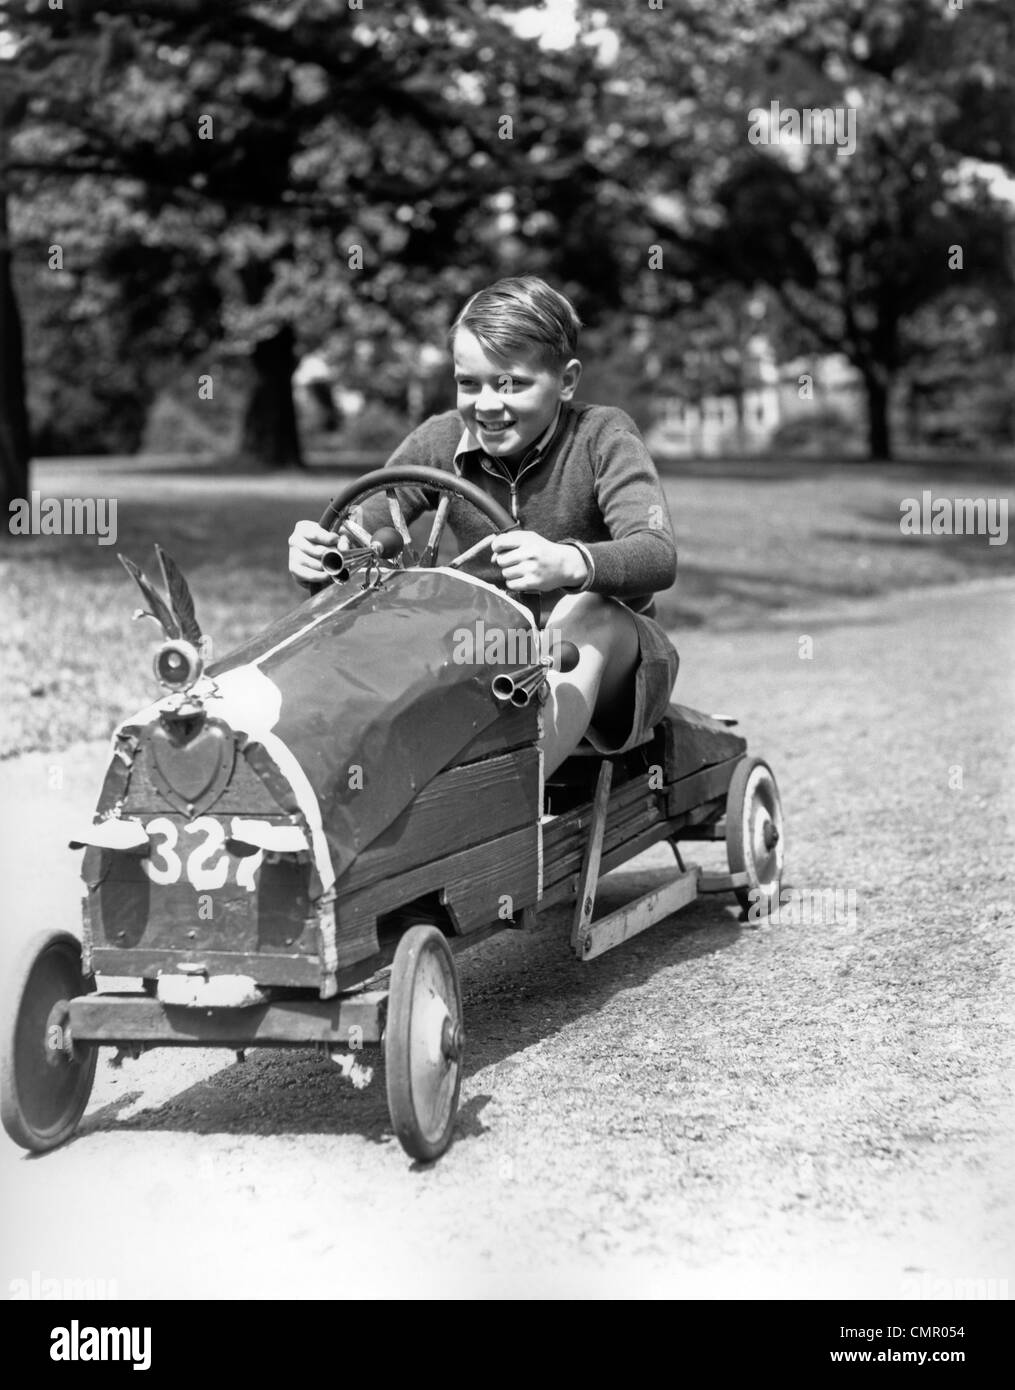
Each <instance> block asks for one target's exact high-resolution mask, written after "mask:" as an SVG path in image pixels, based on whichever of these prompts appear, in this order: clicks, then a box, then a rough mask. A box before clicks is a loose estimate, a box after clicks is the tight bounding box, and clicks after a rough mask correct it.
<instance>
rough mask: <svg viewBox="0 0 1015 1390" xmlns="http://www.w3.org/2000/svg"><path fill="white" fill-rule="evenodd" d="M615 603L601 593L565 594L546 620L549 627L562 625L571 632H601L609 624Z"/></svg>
mask: <svg viewBox="0 0 1015 1390" xmlns="http://www.w3.org/2000/svg"><path fill="white" fill-rule="evenodd" d="M613 607H615V605H614V604H613V603H612V602H611V600H610V599H606V598H603V596H602V595H601V594H589V593H585V594H565V595H564V597H563V598H562V599H559V600H558V601H557V602H556V603H555V604H554V606H553V609H552V610H551V612H550V616H549V617H548V618H547V620H546V626H547V627H548V628H553V627H561V628H563V629H565V630H566V631H567V632H568V633H569V634H572V635H573V634H576V633H579V632H588V633H592V632H601V631H602V630H603V628H604V627H607V626H609V624H610V621H611V617H612V614H611V609H612V608H613Z"/></svg>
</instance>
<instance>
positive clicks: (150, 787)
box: [2, 468, 783, 1160]
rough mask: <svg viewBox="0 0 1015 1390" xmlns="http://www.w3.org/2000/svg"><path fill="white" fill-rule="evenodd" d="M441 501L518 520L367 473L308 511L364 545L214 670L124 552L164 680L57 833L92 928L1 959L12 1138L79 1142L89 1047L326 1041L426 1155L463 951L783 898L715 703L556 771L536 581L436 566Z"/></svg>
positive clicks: (762, 785)
mask: <svg viewBox="0 0 1015 1390" xmlns="http://www.w3.org/2000/svg"><path fill="white" fill-rule="evenodd" d="M396 474H397V476H396ZM409 474H411V475H412V477H411V478H408V475H409ZM401 475H406V477H402V476H401ZM421 475H426V476H425V477H422V476H421ZM406 480H409V481H414V482H417V483H419V482H424V483H425V484H426V485H427V486H432V487H433V489H434V498H435V502H436V504H437V507H436V515H435V519H434V526H433V531H432V532H431V535H430V539H429V541H428V542H427V545H426V547H425V548H424V550H423V553H422V555H421V556H417V555H416V553H415V551H414V550H413V549H412V538H411V536H410V534H409V532H408V529H407V528H406V527H405V524H404V519H403V518H402V515H401V511H400V508H399V506H398V503H397V497H396V495H395V493H394V491H393V490H392V489H393V484H394V483H396V482H399V481H406ZM379 491H384V492H386V493H387V495H388V498H389V501H390V503H391V509H392V522H393V525H392V528H390V530H389V531H388V532H387V533H386V534H381V533H376V534H375V535H373V536H371V535H368V534H366V533H365V532H364V531H363V530H362V528H361V527H360V526H359V525H357V523H356V521H355V520H354V517H355V515H357V513H355V512H354V511H353V508H354V506H355V504H357V503H358V502H360V501H362V500H363V499H364V498H365V497H366V496H368V495H370V494H372V493H374V494H376V493H378V492H379ZM451 495H457V496H458V498H459V499H461V498H463V497H464V498H465V500H467V501H468V502H469V503H471V504H472V505H475V506H477V507H479V508H480V510H481V511H483V512H484V513H485V514H486V516H487V518H488V520H489V521H490V524H491V528H492V530H491V534H495V533H496V532H497V531H502V530H505V529H507V528H509V527H511V526H513V525H514V524H516V523H514V522H512V519H511V517H510V516H509V515H508V513H507V512H506V511H504V510H503V509H502V508H500V507H498V506H497V504H496V503H495V502H493V501H491V499H490V498H489V497H487V496H486V495H485V494H484V493H482V492H481V491H479V490H478V489H474V488H471V487H470V485H469V484H468V483H467V482H463V481H461V480H459V479H456V478H455V477H454V476H453V475H451V474H443V473H441V472H437V471H436V470H419V469H415V470H414V469H402V470H400V472H399V471H398V470H392V469H390V468H389V469H383V470H379V471H378V472H376V473H372V474H368V475H366V476H365V477H364V478H362V479H359V480H358V481H357V482H355V483H353V484H350V485H349V486H348V487H347V488H345V489H344V491H343V492H342V493H341V494H340V495H339V496H338V497H337V498H336V499H335V501H334V502H333V503H332V504H331V506H330V507H329V509H328V511H327V512H326V513H325V518H324V520H325V521H326V523H327V524H329V525H331V526H332V528H333V529H334V530H335V531H336V532H341V533H343V534H345V535H346V536H347V537H348V538H350V541H351V546H352V548H351V549H347V550H346V552H345V553H344V554H339V552H338V551H336V553H335V557H333V559H334V563H333V565H332V571H333V575H334V578H335V580H336V581H338V582H335V583H330V584H329V585H328V587H327V588H326V589H324V590H323V591H321V592H318V593H316V594H315V595H314V596H313V597H311V598H309V599H308V600H307V601H306V602H305V603H302V604H300V606H299V607H297V608H296V609H295V610H294V611H292V612H290V613H289V614H287V615H286V616H284V617H283V618H281V619H279V620H278V621H277V622H275V623H274V624H273V625H271V626H270V627H269V628H268V629H267V630H266V631H265V632H264V633H262V634H261V635H260V636H258V637H256V638H254V639H253V640H251V641H249V642H247V643H245V644H244V645H243V646H241V647H239V648H238V649H237V650H235V651H233V652H232V653H231V654H229V655H228V656H226V657H225V658H224V659H221V660H219V661H217V662H214V663H211V664H209V665H208V667H207V669H203V662H202V657H201V654H200V647H199V638H200V632H199V629H198V628H197V625H196V619H195V617H194V610H193V604H192V602H191V601H190V597H189V594H188V593H187V590H186V585H185V583H184V582H183V580H182V576H180V575H179V572H178V571H177V570H176V568H175V566H173V565H172V562H171V561H169V559H168V557H166V556H164V555H163V554H162V553H161V552H160V560H161V561H162V563H163V575H164V577H165V579H166V582H167V584H168V586H169V602H168V603H167V604H163V603H162V600H161V598H160V596H159V594H158V591H153V586H151V585H149V584H148V583H147V580H146V579H145V578H144V576H142V575H140V572H139V571H136V570H135V569H134V567H133V566H130V564H129V562H127V561H125V564H127V565H128V567H129V568H130V569H131V572H132V573H133V574H134V576H135V578H137V579H138V582H139V583H141V584H142V587H143V588H144V589H145V593H146V597H147V598H148V599H149V605H150V607H151V608H152V610H153V612H154V616H156V617H157V618H158V619H159V620H160V621H161V622H162V625H163V627H164V629H165V630H166V633H167V640H166V641H165V642H164V643H163V645H162V646H161V647H160V649H159V653H158V655H157V656H156V675H157V676H158V677H159V679H160V681H161V682H162V685H163V687H164V691H165V693H164V694H163V695H162V696H161V697H160V698H159V699H158V700H157V701H156V702H155V703H154V704H152V705H151V706H150V707H148V708H147V709H144V710H142V711H140V712H139V713H138V714H136V715H134V716H133V717H131V718H129V719H127V720H125V721H124V722H123V723H122V724H121V725H120V726H119V727H118V728H117V730H116V731H115V734H114V736H113V742H112V753H111V758H110V762H109V765H108V770H107V772H106V776H105V780H104V784H103V786H102V790H101V793H100V795H99V799H98V805H97V809H96V812H95V816H94V820H93V823H92V824H91V825H88V826H84V827H82V829H81V831H80V832H79V834H78V837H77V839H76V840H75V841H74V842H72V844H73V845H75V846H78V847H83V848H84V859H83V871H82V876H83V879H84V897H83V923H82V930H81V936H80V940H79V939H78V938H77V937H76V936H75V935H71V934H70V933H68V932H64V931H59V930H49V931H46V932H43V933H42V934H41V935H40V937H39V938H37V939H36V940H35V941H34V942H33V943H32V944H31V947H30V949H29V950H28V951H27V952H26V953H25V956H24V959H23V962H22V965H21V967H20V970H19V972H18V973H17V975H16V977H15V978H14V979H13V980H11V981H9V989H10V990H11V992H12V993H13V998H9V1000H8V1008H7V1011H6V1018H5V1020H4V1028H5V1036H4V1038H3V1097H2V1105H3V1122H4V1125H5V1127H6V1129H7V1131H8V1133H9V1134H10V1135H11V1136H12V1138H13V1139H14V1140H15V1141H16V1142H17V1143H19V1144H21V1145H22V1146H23V1147H26V1148H28V1149H32V1150H46V1149H50V1148H52V1147H54V1146H55V1145H57V1144H59V1143H61V1142H62V1141H63V1140H65V1139H66V1138H68V1137H69V1136H70V1134H71V1133H72V1132H73V1130H74V1128H75V1127H76V1125H77V1123H78V1121H79V1120H80V1118H81V1115H82V1113H83V1111H84V1109H85V1106H86V1104H87V1101H88V1097H89V1094H90V1090H91V1086H92V1079H93V1074H94V1069H95V1064H96V1054H97V1051H98V1049H99V1048H100V1047H102V1046H110V1047H114V1048H116V1049H118V1055H119V1057H121V1058H122V1057H123V1056H125V1055H136V1054H137V1053H138V1052H139V1051H140V1050H144V1049H147V1048H150V1047H156V1046H197V1047H210V1046H216V1047H224V1048H228V1049H231V1050H234V1051H236V1052H237V1053H238V1054H241V1055H242V1053H243V1051H244V1050H245V1049H247V1048H251V1047H273V1046H297V1047H316V1048H320V1049H323V1050H324V1051H326V1052H327V1053H328V1055H330V1056H331V1057H332V1058H333V1059H334V1060H335V1061H337V1062H339V1064H340V1065H341V1066H342V1067H343V1070H344V1071H346V1073H347V1074H349V1075H350V1076H351V1078H352V1080H353V1081H354V1082H358V1083H362V1082H364V1081H365V1079H366V1078H367V1077H369V1076H370V1075H371V1074H372V1067H371V1066H369V1065H368V1062H369V1061H370V1059H371V1057H372V1051H371V1050H372V1049H374V1048H376V1047H378V1046H380V1047H381V1048H382V1050H383V1054H384V1071H385V1078H386V1086H387V1098H388V1104H389V1110H390V1114H391V1120H392V1124H393V1127H394V1130H395V1132H396V1134H397V1136H398V1138H399V1140H400V1141H401V1143H402V1144H403V1146H404V1148H405V1149H406V1151H407V1152H408V1153H409V1154H411V1155H412V1156H413V1157H415V1158H417V1159H421V1160H429V1159H433V1158H435V1157H437V1156H439V1155H440V1154H441V1153H442V1152H443V1151H444V1149H445V1148H446V1147H447V1145H448V1143H449V1142H450V1140H451V1136H452V1131H453V1127H454V1121H455V1113H456V1107H457V1103H458V1094H459V1087H460V1083H461V1077H462V1068H463V1057H464V1027H463V1021H462V1001H461V993H460V988H459V982H458V974H457V969H456V965H455V953H456V952H457V951H458V950H460V949H462V948H464V947H467V946H469V945H470V944H473V943H475V942H477V941H480V940H482V939H484V938H485V937H486V936H487V935H489V934H490V933H491V932H493V931H498V930H511V929H513V930H522V931H527V930H534V929H537V928H538V927H539V925H540V924H541V922H542V921H544V920H545V913H546V910H547V908H549V907H550V906H552V905H557V907H558V909H559V905H560V904H565V905H566V906H569V907H570V908H571V909H572V911H571V917H570V920H571V934H570V946H571V948H572V949H573V950H574V951H575V953H576V954H577V956H578V957H579V958H580V959H581V960H582V961H592V960H594V959H595V958H596V957H597V956H598V955H600V954H601V953H602V952H603V951H605V950H607V949H609V948H611V947H613V946H615V945H618V944H620V943H621V942H623V941H624V940H626V939H627V938H629V937H630V936H633V935H634V934H636V933H637V932H640V931H642V930H644V929H645V928H646V927H649V926H651V925H652V924H653V923H656V922H659V921H661V920H663V919H664V918H666V917H668V916H669V915H670V914H671V913H673V912H674V911H675V910H676V909H678V908H679V907H681V906H683V905H684V904H686V903H688V902H690V901H692V900H693V899H694V898H696V897H697V896H698V895H699V894H701V893H705V892H733V893H735V894H736V895H737V896H738V897H739V899H740V901H741V903H742V904H743V905H744V906H745V907H746V906H747V904H748V901H753V902H756V903H757V904H758V906H759V909H760V910H761V911H764V910H765V908H766V907H767V906H768V905H769V904H771V903H772V902H777V901H778V894H779V881H780V877H781V872H782V854H783V843H782V833H781V829H782V827H781V810H780V805H779V796H778V791H777V789H776V785H775V781H774V779H773V777H772V773H771V771H770V770H769V768H768V767H767V765H766V764H765V763H764V762H762V761H760V760H759V759H757V758H753V757H749V756H748V754H747V749H746V744H745V741H744V739H743V738H741V737H740V736H739V735H738V734H736V733H735V732H734V731H733V730H732V728H731V727H729V725H730V723H731V722H732V721H726V720H722V719H715V718H710V717H708V716H706V715H703V714H700V713H698V712H696V711H694V710H690V709H686V708H683V707H681V706H679V705H673V706H671V707H670V709H669V711H668V713H667V716H666V718H665V719H664V720H663V721H662V723H661V724H660V725H659V726H658V727H657V728H656V729H655V731H654V733H653V736H652V738H651V741H650V742H648V743H646V744H645V745H644V746H643V747H640V748H637V749H635V750H634V751H633V752H632V753H629V754H626V755H623V756H621V757H616V758H604V757H601V756H599V755H596V754H595V753H593V752H592V751H591V750H590V752H589V753H588V754H584V753H582V752H579V753H578V754H576V755H575V756H573V757H572V758H570V759H569V760H568V761H567V762H566V763H565V764H564V765H563V766H562V767H561V768H560V769H558V771H557V772H556V774H555V775H554V776H553V777H551V778H549V779H546V778H544V775H543V768H542V758H541V751H540V738H541V728H540V720H541V714H540V711H541V693H542V690H543V687H544V682H545V679H546V674H547V669H548V666H549V664H550V661H551V660H552V658H550V657H547V656H545V655H544V654H543V653H542V649H541V648H540V645H539V639H538V632H537V627H536V624H535V621H534V619H533V616H532V613H531V611H530V609H529V608H528V606H527V605H526V604H525V602H523V601H519V600H518V599H517V598H515V597H513V596H511V595H510V594H508V593H506V592H505V591H503V590H500V589H498V588H495V587H494V586H492V585H489V584H486V583H484V582H482V581H481V580H478V579H475V578H472V577H470V576H469V575H468V574H467V573H466V572H465V571H464V569H463V568H462V562H463V561H466V560H467V556H460V557H459V558H458V560H457V561H453V562H452V563H451V564H450V565H440V566H439V565H437V564H435V560H436V558H437V552H438V546H439V540H440V532H441V528H442V526H443V523H444V520H445V517H446V512H447V502H448V498H449V497H450V496H451ZM160 604H161V605H162V606H161V607H160V606H159V605H160ZM701 839H725V842H726V845H727V850H728V865H729V871H728V873H723V874H721V875H716V874H713V875H708V874H705V873H703V872H702V871H701V870H700V869H699V868H698V867H696V866H694V865H689V864H686V863H685V862H684V860H683V859H682V857H681V853H680V849H679V845H680V844H681V843H683V842H685V841H693V840H701ZM660 841H667V842H669V843H670V844H671V845H672V846H673V848H674V851H675V854H674V871H673V876H672V879H670V880H669V881H667V882H666V883H665V884H664V885H663V887H662V888H657V889H656V890H655V891H653V892H652V893H649V894H647V895H645V896H643V897H641V898H639V899H637V900H636V901H634V902H632V903H630V904H628V905H627V906H626V907H624V908H622V909H619V910H616V911H611V912H609V913H607V914H606V915H605V916H601V917H599V918H598V919H596V917H595V915H594V914H595V899H596V884H597V881H598V879H599V876H600V875H601V874H603V873H605V872H608V871H609V870H611V869H613V868H616V867H617V866H618V865H620V864H623V863H624V862H626V861H627V860H630V859H632V858H633V857H634V856H636V855H638V854H639V853H641V852H642V851H643V850H645V849H646V848H647V847H648V846H650V845H652V844H654V843H656V842H660ZM560 915H561V914H560V912H559V910H558V911H557V913H556V914H555V917H556V919H557V920H559V919H560ZM103 980H106V981H108V982H109V983H108V985H107V986H106V987H102V986H103ZM125 980H126V981H127V983H128V985H129V986H130V987H129V988H114V987H113V985H114V983H116V982H123V981H125ZM97 985H98V987H97Z"/></svg>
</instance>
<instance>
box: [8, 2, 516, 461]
mask: <svg viewBox="0 0 1015 1390" xmlns="http://www.w3.org/2000/svg"><path fill="white" fill-rule="evenodd" d="M502 8H506V9H510V8H511V6H510V5H509V6H507V7H502ZM11 10H12V13H14V14H16V16H17V24H16V28H15V29H14V30H13V33H14V35H15V39H16V43H17V46H18V57H19V60H20V62H21V64H22V68H23V69H24V70H27V71H30V72H32V73H34V74H36V76H37V77H38V78H39V79H40V80H36V81H35V82H34V84H33V88H32V92H31V96H30V99H29V101H28V103H27V109H26V111H25V113H24V118H23V121H22V125H21V130H20V131H19V134H18V137H17V140H16V142H15V146H14V147H13V148H12V152H11V158H10V160H9V165H8V168H9V172H10V175H11V177H13V178H14V179H15V180H17V181H19V188H21V189H24V188H26V187H27V181H28V180H29V179H31V178H44V179H48V180H53V179H60V180H63V181H65V182H66V183H67V184H68V185H69V186H71V187H72V188H73V187H74V186H75V185H76V183H77V182H78V181H79V180H81V179H82V178H86V177H87V178H91V179H99V180H104V181H105V182H106V183H107V185H108V186H109V187H110V188H111V189H115V191H116V194H117V197H118V198H120V199H122V200H123V201H124V202H125V203H127V204H129V205H130V207H129V211H128V216H127V217H126V219H125V222H124V224H123V226H122V227H120V228H118V229H115V232H116V235H117V236H118V237H119V238H120V245H121V246H122V248H123V250H124V252H125V254H126V253H130V252H132V250H139V249H149V250H150V249H151V248H152V247H153V246H165V245H166V244H167V242H168V243H169V244H171V245H172V246H173V247H175V248H177V249H178V250H179V251H180V252H182V253H183V254H184V255H192V256H194V257H195V258H198V259H199V260H200V263H201V265H202V266H203V267H204V269H205V271H206V272H207V275H208V276H209V277H210V278H211V279H212V280H213V281H214V283H215V285H216V286H217V290H218V294H219V295H220V298H221V306H222V307H221V322H220V325H219V328H220V336H221V337H222V339H223V341H224V343H225V344H227V345H228V346H229V347H230V348H232V349H234V350H236V349H242V350H243V351H245V352H246V353H247V355H248V357H249V359H250V361H251V364H252V389H251V395H250V399H249V402H248V407H247V411H246V419H245V424H244V440H245V444H246V446H247V448H248V450H249V451H250V452H251V453H252V454H253V455H254V456H255V457H260V458H262V459H263V460H264V461H268V462H272V463H275V464H288V465H298V464H299V462H300V449H299V440H298V437H297V434H296V427H295V416H294V412H293V409H292V394H291V381H290V378H291V374H292V367H293V365H294V354H295V352H296V349H297V346H298V344H299V343H300V340H301V339H302V340H304V342H305V341H306V340H307V339H308V338H312V337H313V336H314V335H315V334H319V333H321V332H322V331H325V330H326V328H327V326H328V324H329V322H333V321H334V320H335V318H336V317H340V318H348V319H349V320H350V321H354V320H355V319H357V318H358V317H362V316H363V315H364V314H374V315H376V314H378V313H380V314H383V315H385V316H387V317H388V318H389V319H390V320H392V321H396V320H397V319H398V317H399V309H398V306H397V304H395V303H394V299H395V298H397V295H398V291H399V286H400V282H401V280H402V279H403V278H404V277H405V275H406V273H407V272H408V274H409V275H411V273H412V271H413V270H414V269H416V270H420V271H429V270H431V269H432V268H433V265H434V261H435V259H436V258H438V257H439V260H440V263H441V265H443V266H447V265H448V264H449V263H452V264H453V262H454V260H455V259H456V250H457V248H463V249H464V248H465V247H466V229H467V226H468V225H469V223H470V217H472V215H473V214H475V213H476V212H477V210H479V209H481V208H483V207H485V206H486V205H487V201H488V199H489V198H490V197H491V196H493V195H494V194H495V193H496V192H497V191H498V190H502V189H504V188H505V187H511V186H512V185H513V184H515V183H519V182H521V180H520V178H519V177H518V175H517V162H518V160H519V159H524V149H525V146H526V142H527V139H528V138H529V137H526V138H525V139H522V140H521V141H519V142H518V143H517V145H514V144H511V143H508V144H507V145H505V144H504V143H502V142H501V141H500V139H499V131H498V121H499V118H500V116H501V113H502V111H503V110H504V109H505V107H507V108H509V109H510V110H511V111H512V112H513V114H514V118H515V119H518V120H519V121H520V122H521V124H522V126H523V127H526V126H528V125H530V124H531V122H530V121H529V120H527V118H526V111H525V107H526V104H528V105H529V106H532V105H533V104H535V102H536V101H537V100H538V97H539V92H538V83H537V81H536V79H535V77H534V76H533V74H532V68H533V62H532V59H533V56H534V53H535V48H534V45H533V44H532V43H530V42H528V41H526V40H523V39H521V38H520V37H519V36H518V35H517V34H516V33H514V31H513V30H511V29H510V28H509V27H506V26H505V24H504V23H503V21H502V19H500V18H492V17H488V16H486V15H474V14H472V13H470V12H469V11H468V10H466V9H464V8H463V7H461V6H460V5H458V4H457V3H455V0H430V2H429V3H422V0H416V2H415V3H411V4H407V5H403V6H399V7H397V8H394V9H392V8H388V9H386V10H384V11H383V12H382V13H380V14H378V15H374V14H373V13H367V12H365V11H361V10H358V9H355V10H353V9H350V8H349V6H348V5H347V4H344V3H339V2H338V0H287V3H280V4H277V5H274V6H273V7H271V9H270V10H269V9H268V8H266V7H265V6H263V5H261V4H258V3H256V0H225V2H224V3H222V4H219V5H216V6H205V5H198V4H196V3H194V2H193V0H66V4H65V6H64V9H63V10H62V11H60V12H50V11H47V10H44V9H41V8H40V7H38V6H33V5H31V4H28V3H21V4H17V5H12V6H11ZM511 73H524V74H526V83H527V91H526V92H523V93H522V96H521V98H520V99H519V98H518V89H519V83H518V81H517V80H516V79H513V78H512V77H511ZM68 205H69V206H70V207H71V208H73V206H74V197H73V196H72V197H71V198H70V199H69V200H68ZM181 210H183V212H184V213H185V214H186V218H185V219H184V220H183V221H182V225H181V218H180V215H179V214H180V211H181ZM106 249H107V248H105V247H102V248H96V258H95V262H94V266H93V268H94V269H96V270H98V269H100V268H101V265H102V264H104V265H105V266H106V267H107V268H108V266H109V257H108V255H107V254H106ZM122 259H123V258H122V257H121V262H122ZM466 259H469V257H466ZM148 264H149V267H150V268H151V269H152V270H153V273H154V271H155V270H156V269H157V267H156V265H155V262H154V259H153V258H152V257H149V260H148ZM170 264H172V261H170ZM459 278H461V277H459ZM453 279H454V277H453V276H450V275H449V276H448V277H447V284H442V285H440V286H439V287H438V292H444V291H445V290H446V289H447V288H448V286H449V285H450V283H451V281H452V280H453ZM159 283H160V282H158V281H157V282H156V284H155V286H153V287H152V288H153V289H154V290H156V292H157V291H158V287H159ZM155 297H156V298H161V300H162V305H163V311H164V315H165V317H166V318H167V319H168V318H169V317H170V316H171V314H172V312H173V310H174V309H175V307H176V306H175V304H174V301H173V299H172V297H171V295H170V293H169V289H168V286H167V287H166V289H165V292H163V293H162V294H161V296H160V295H159V294H158V293H156V295H155ZM418 297H419V296H415V298H417V299H418ZM431 299H432V296H431Z"/></svg>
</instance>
